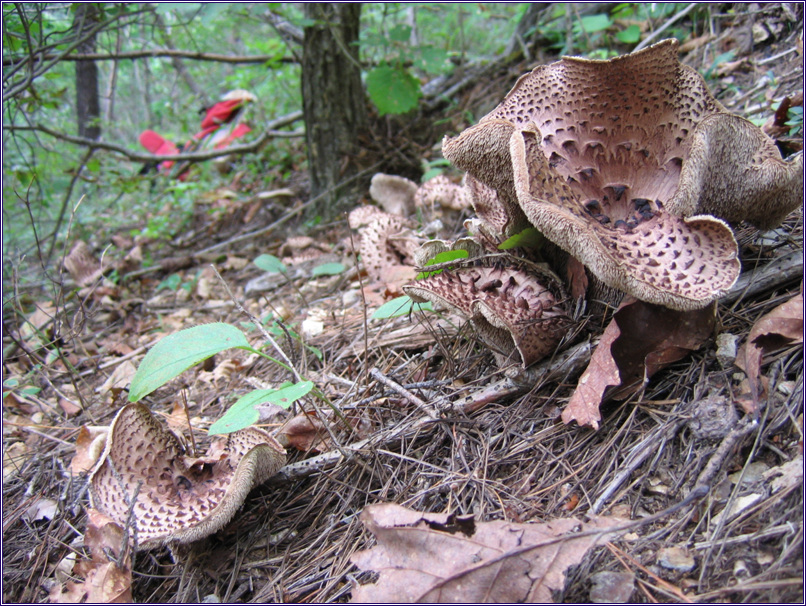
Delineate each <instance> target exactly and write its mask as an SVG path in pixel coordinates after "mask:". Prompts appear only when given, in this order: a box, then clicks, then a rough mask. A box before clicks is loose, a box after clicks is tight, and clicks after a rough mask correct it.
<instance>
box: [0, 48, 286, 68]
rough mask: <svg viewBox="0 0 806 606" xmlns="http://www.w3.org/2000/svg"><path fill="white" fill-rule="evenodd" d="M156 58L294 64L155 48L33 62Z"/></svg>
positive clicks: (5, 62)
mask: <svg viewBox="0 0 806 606" xmlns="http://www.w3.org/2000/svg"><path fill="white" fill-rule="evenodd" d="M156 57H179V58H182V59H194V60H196V61H214V62H217V63H267V62H269V61H278V62H280V63H296V60H295V59H294V58H293V57H275V56H274V55H220V54H217V53H201V52H198V51H186V50H181V49H170V48H155V49H151V50H139V51H126V52H121V53H75V54H72V55H66V56H61V55H54V54H43V55H35V56H34V61H37V62H38V61H49V60H51V59H57V60H58V61H119V60H121V59H151V58H156ZM20 62H24V63H29V62H30V59H29V57H23V58H9V57H5V58H3V67H8V66H10V65H16V64H17V63H20Z"/></svg>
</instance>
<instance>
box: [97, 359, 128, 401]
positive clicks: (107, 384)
mask: <svg viewBox="0 0 806 606" xmlns="http://www.w3.org/2000/svg"><path fill="white" fill-rule="evenodd" d="M135 372H137V368H135V366H134V364H133V363H132V361H131V360H126V361H124V362H121V363H120V364H119V365H118V366H117V367H116V368H115V370H114V371H112V374H111V375H109V377H108V378H107V379H106V381H104V384H103V385H101V386H100V387H99V388H98V389H96V390H95V391H96V393H99V394H101V395H105V394H106V393H107V392H109V391H110V390H112V389H113V388H115V387H118V388H123V387H128V386H129V384H130V383H131V382H132V377H134V373H135Z"/></svg>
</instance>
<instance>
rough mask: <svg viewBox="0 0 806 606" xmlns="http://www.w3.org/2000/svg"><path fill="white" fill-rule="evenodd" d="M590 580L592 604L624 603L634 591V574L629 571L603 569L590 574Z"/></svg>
mask: <svg viewBox="0 0 806 606" xmlns="http://www.w3.org/2000/svg"><path fill="white" fill-rule="evenodd" d="M590 581H591V591H590V599H591V602H593V603H594V604H626V603H627V602H629V601H630V597H631V596H632V593H633V591H635V575H634V574H633V573H631V572H612V571H609V570H605V571H602V572H597V573H595V574H592V575H591V577H590Z"/></svg>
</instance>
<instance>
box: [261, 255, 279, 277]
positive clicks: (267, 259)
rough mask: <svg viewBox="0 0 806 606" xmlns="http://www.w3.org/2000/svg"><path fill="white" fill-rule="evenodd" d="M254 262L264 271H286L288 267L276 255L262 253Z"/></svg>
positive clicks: (274, 272)
mask: <svg viewBox="0 0 806 606" xmlns="http://www.w3.org/2000/svg"><path fill="white" fill-rule="evenodd" d="M253 263H254V264H255V265H257V266H258V267H259V268H260V269H262V270H263V271H267V272H269V273H272V274H276V273H284V272H285V271H286V267H285V265H284V264H283V262H282V261H280V259H278V258H277V257H275V256H274V255H260V256H259V257H258V258H257V259H255V260H254V261H253Z"/></svg>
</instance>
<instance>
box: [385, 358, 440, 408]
mask: <svg viewBox="0 0 806 606" xmlns="http://www.w3.org/2000/svg"><path fill="white" fill-rule="evenodd" d="M369 374H370V375H371V376H372V377H373V378H374V379H375V380H377V381H379V382H381V383H383V384H384V385H386V386H387V387H388V388H390V389H392V390H394V391H395V392H397V393H399V394H400V395H401V396H403V397H404V398H406V399H407V400H408V401H409V402H411V403H412V404H414V405H415V406H416V407H417V408H419V409H420V410H422V411H423V412H424V413H425V414H426V415H427V416H428V417H429V418H430V419H437V418H439V413H438V412H437V411H436V409H435V408H434V407H433V406H431V405H430V404H426V403H425V402H423V401H422V400H421V399H420V398H418V397H417V396H415V395H414V394H413V393H411V392H410V391H409V390H408V389H404V387H403V386H402V385H401V384H400V383H397V382H395V381H393V380H392V379H390V378H389V377H387V376H386V375H384V374H383V373H382V372H381V371H380V370H379V369H378V368H373V369H372V370H370V371H369Z"/></svg>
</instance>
